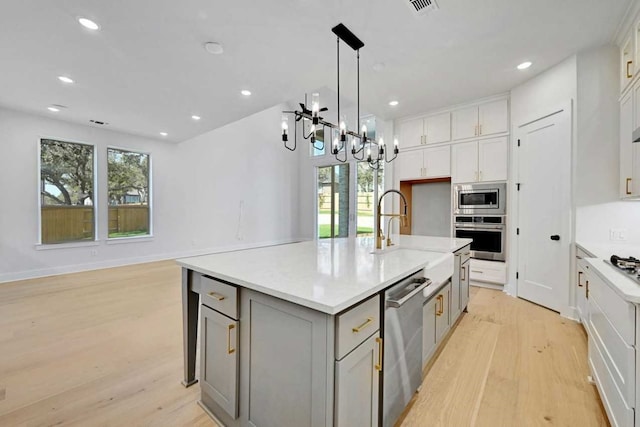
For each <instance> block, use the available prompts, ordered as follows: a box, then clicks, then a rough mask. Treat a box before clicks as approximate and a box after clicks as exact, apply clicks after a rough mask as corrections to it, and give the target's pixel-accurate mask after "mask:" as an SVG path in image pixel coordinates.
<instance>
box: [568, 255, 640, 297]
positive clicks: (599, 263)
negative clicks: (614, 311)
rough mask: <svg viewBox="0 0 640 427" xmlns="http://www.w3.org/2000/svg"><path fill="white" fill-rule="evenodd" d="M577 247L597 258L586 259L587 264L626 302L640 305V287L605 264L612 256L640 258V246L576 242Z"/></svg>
mask: <svg viewBox="0 0 640 427" xmlns="http://www.w3.org/2000/svg"><path fill="white" fill-rule="evenodd" d="M576 245H577V246H578V247H580V248H582V249H583V250H585V251H586V252H589V253H591V254H592V255H595V256H596V258H586V262H587V263H588V264H589V265H590V266H591V267H592V268H593V269H594V270H595V272H596V273H597V274H598V275H599V276H600V277H601V278H602V279H603V280H604V282H605V283H607V284H608V285H609V286H611V288H612V289H613V290H614V291H616V292H617V293H618V294H619V295H620V296H621V297H622V298H624V299H625V300H627V301H629V302H632V303H635V304H640V285H639V284H638V283H636V282H634V281H633V280H631V279H630V278H628V277H625V275H624V273H623V272H621V271H619V270H618V269H616V268H615V267H613V266H612V265H611V264H608V263H606V262H605V260H608V259H609V258H610V257H611V255H614V254H615V255H618V256H622V257H625V258H626V257H629V256H635V257H636V258H638V257H639V256H640V246H638V245H629V244H624V243H592V242H576Z"/></svg>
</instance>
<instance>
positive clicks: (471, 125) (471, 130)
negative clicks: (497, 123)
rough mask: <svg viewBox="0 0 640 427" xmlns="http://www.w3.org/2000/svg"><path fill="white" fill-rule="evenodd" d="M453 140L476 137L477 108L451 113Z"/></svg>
mask: <svg viewBox="0 0 640 427" xmlns="http://www.w3.org/2000/svg"><path fill="white" fill-rule="evenodd" d="M451 131H452V134H453V135H452V136H453V139H454V140H458V139H465V138H473V137H475V136H478V107H470V108H463V109H461V110H456V111H454V112H453V113H451Z"/></svg>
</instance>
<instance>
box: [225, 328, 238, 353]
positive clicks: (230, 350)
mask: <svg viewBox="0 0 640 427" xmlns="http://www.w3.org/2000/svg"><path fill="white" fill-rule="evenodd" d="M235 327H236V325H229V326H228V328H229V329H228V330H227V353H228V354H233V353H235V352H236V349H235V348H231V331H232V330H233V329H235Z"/></svg>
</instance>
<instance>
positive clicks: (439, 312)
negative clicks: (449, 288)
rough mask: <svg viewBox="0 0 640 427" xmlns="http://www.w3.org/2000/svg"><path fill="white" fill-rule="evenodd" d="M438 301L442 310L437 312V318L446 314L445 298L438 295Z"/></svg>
mask: <svg viewBox="0 0 640 427" xmlns="http://www.w3.org/2000/svg"><path fill="white" fill-rule="evenodd" d="M436 299H437V300H438V302H440V308H439V309H438V311H436V316H442V313H444V296H442V295H438V297H437V298H436Z"/></svg>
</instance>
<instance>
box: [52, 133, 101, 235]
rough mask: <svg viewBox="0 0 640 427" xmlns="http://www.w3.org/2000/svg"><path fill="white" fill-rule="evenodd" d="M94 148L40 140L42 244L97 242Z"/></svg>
mask: <svg viewBox="0 0 640 427" xmlns="http://www.w3.org/2000/svg"><path fill="white" fill-rule="evenodd" d="M94 179H95V178H94V168H93V146H91V145H85V144H76V143H70V142H63V141H55V140H51V139H42V140H40V214H41V242H42V243H43V244H51V243H66V242H76V241H84V240H94V238H95V230H94V207H93V183H94Z"/></svg>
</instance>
